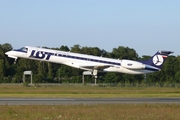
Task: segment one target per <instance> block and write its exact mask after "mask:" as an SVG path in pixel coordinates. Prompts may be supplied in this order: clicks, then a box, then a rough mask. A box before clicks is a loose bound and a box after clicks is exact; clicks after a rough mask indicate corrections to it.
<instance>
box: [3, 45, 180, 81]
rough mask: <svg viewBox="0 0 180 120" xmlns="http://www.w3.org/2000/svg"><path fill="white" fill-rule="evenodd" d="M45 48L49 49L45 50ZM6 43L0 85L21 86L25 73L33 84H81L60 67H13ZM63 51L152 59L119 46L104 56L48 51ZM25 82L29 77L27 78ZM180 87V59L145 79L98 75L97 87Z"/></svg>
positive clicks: (76, 74)
mask: <svg viewBox="0 0 180 120" xmlns="http://www.w3.org/2000/svg"><path fill="white" fill-rule="evenodd" d="M44 48H48V47H44ZM12 49H13V47H12V46H11V44H9V43H4V44H0V83H22V77H23V72H24V71H32V72H33V83H82V73H83V71H82V70H80V69H76V68H72V67H69V66H66V65H62V64H56V63H50V62H40V61H36V60H29V59H23V58H18V60H17V62H16V64H14V59H11V58H8V57H7V55H5V52H7V51H10V50H12ZM49 49H55V50H62V51H71V52H76V53H82V54H88V55H95V56H103V57H108V58H114V59H130V60H147V59H149V58H150V57H151V56H148V55H143V56H141V57H139V56H138V54H137V53H136V51H135V50H134V49H133V48H129V47H124V46H119V47H118V48H113V49H112V52H107V51H106V50H104V49H99V48H98V47H87V46H83V47H81V46H80V45H74V46H73V47H71V48H69V47H68V46H64V45H62V46H61V47H59V48H49ZM26 79H27V81H28V80H30V77H27V78H26ZM85 82H86V83H94V78H92V76H85ZM142 82H147V83H157V82H158V83H162V84H163V83H165V82H166V83H180V56H173V55H171V56H169V57H168V58H167V60H166V62H165V64H164V65H163V67H162V70H161V71H159V72H155V73H150V74H147V75H129V74H123V73H101V72H99V73H98V78H97V83H121V84H122V83H142Z"/></svg>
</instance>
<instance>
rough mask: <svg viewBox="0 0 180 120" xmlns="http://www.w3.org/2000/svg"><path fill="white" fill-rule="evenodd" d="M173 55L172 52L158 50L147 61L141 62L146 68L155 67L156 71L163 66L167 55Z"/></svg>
mask: <svg viewBox="0 0 180 120" xmlns="http://www.w3.org/2000/svg"><path fill="white" fill-rule="evenodd" d="M171 53H174V52H172V51H164V50H159V51H157V53H156V54H155V55H154V56H152V57H151V58H150V59H149V60H146V61H141V62H142V63H144V64H146V68H147V67H149V68H151V66H152V67H155V68H157V70H158V69H159V70H160V69H161V67H162V65H163V64H164V62H165V60H166V58H167V57H168V55H169V54H171Z"/></svg>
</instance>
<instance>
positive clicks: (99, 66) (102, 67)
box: [80, 65, 113, 70]
mask: <svg viewBox="0 0 180 120" xmlns="http://www.w3.org/2000/svg"><path fill="white" fill-rule="evenodd" d="M108 67H113V66H112V65H80V68H84V69H92V70H103V69H105V68H108Z"/></svg>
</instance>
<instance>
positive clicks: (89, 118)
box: [0, 84, 180, 120]
mask: <svg viewBox="0 0 180 120" xmlns="http://www.w3.org/2000/svg"><path fill="white" fill-rule="evenodd" d="M3 97H49V98H55V97H57V98H117V97H118V98H120V97H126V98H135V97H180V88H166V87H164V88H161V87H123V88H122V87H98V86H86V85H58V86H47V85H44V86H39V87H37V86H31V87H24V86H23V85H20V84H19V85H0V98H3ZM179 113H180V104H147V103H146V104H91V105H88V104H80V105H13V106H10V105H1V106H0V119H2V120H9V119H11V120H59V119H60V120H141V119H147V120H179V119H180V114H179Z"/></svg>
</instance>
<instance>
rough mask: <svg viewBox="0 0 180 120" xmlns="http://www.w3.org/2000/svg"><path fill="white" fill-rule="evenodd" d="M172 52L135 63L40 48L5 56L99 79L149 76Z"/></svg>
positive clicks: (29, 47) (19, 50) (23, 48)
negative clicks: (111, 75) (109, 74)
mask: <svg viewBox="0 0 180 120" xmlns="http://www.w3.org/2000/svg"><path fill="white" fill-rule="evenodd" d="M171 53H174V52H172V51H164V50H159V51H157V52H156V54H155V55H153V56H152V57H151V58H150V59H149V60H145V61H134V60H127V59H122V60H119V59H112V58H105V57H99V56H93V55H86V54H79V53H73V52H65V51H59V50H52V49H45V48H40V47H31V46H25V47H22V48H20V49H14V50H11V51H8V52H6V53H5V54H6V55H7V56H8V57H10V58H14V59H15V62H16V60H17V59H18V58H26V59H33V60H39V61H46V62H52V63H60V64H64V65H67V66H71V67H75V68H79V69H82V70H86V71H90V72H91V73H92V75H93V76H95V77H96V78H97V74H98V72H119V73H126V74H147V73H152V72H157V71H160V70H161V67H162V65H163V63H164V62H165V60H166V58H167V57H168V55H169V54H171Z"/></svg>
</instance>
